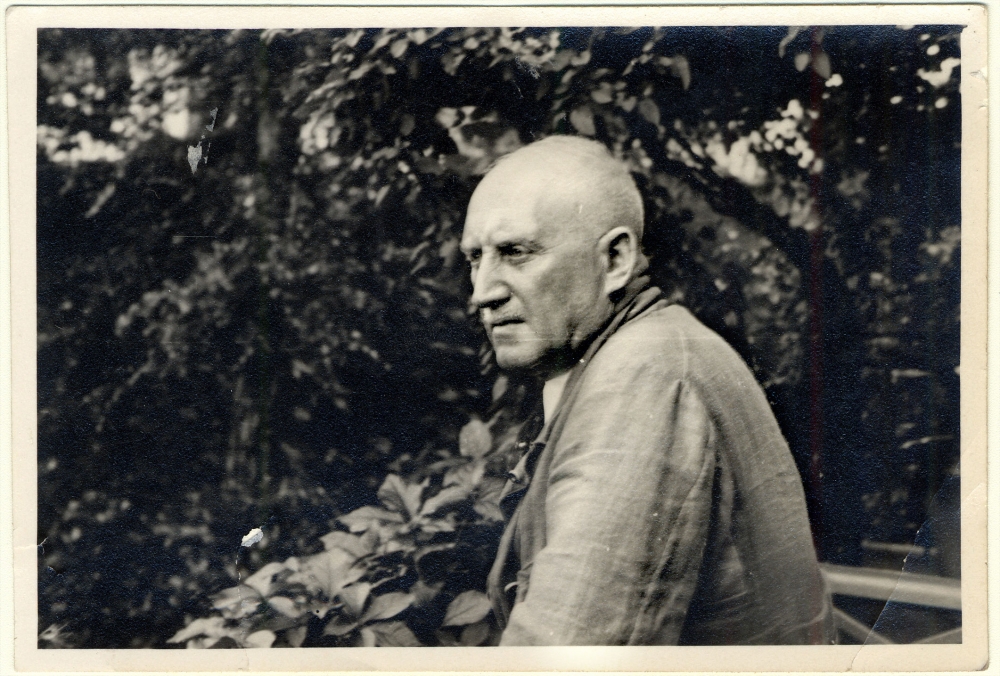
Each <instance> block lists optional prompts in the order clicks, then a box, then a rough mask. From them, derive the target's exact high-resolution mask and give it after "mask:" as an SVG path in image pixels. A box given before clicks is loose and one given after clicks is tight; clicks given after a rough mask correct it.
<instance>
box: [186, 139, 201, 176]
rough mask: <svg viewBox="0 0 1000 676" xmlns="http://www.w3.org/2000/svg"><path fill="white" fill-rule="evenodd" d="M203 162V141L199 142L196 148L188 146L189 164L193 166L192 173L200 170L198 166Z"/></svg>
mask: <svg viewBox="0 0 1000 676" xmlns="http://www.w3.org/2000/svg"><path fill="white" fill-rule="evenodd" d="M200 162H201V141H199V142H198V145H196V146H188V164H190V165H191V173H192V174H193V173H195V172H196V171H197V170H198V164H199V163H200Z"/></svg>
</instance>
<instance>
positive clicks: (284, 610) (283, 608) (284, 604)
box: [267, 596, 305, 617]
mask: <svg viewBox="0 0 1000 676" xmlns="http://www.w3.org/2000/svg"><path fill="white" fill-rule="evenodd" d="M267 603H268V605H270V606H271V607H272V608H274V609H275V610H277V611H278V612H279V613H281V614H282V615H286V616H288V617H299V616H300V615H302V614H303V613H304V612H305V610H304V609H299V608H298V607H297V606H296V605H295V601H293V600H292V599H290V598H288V597H287V596H272V597H271V598H269V599H267Z"/></svg>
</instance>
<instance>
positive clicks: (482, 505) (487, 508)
mask: <svg viewBox="0 0 1000 676" xmlns="http://www.w3.org/2000/svg"><path fill="white" fill-rule="evenodd" d="M472 509H474V510H475V511H476V514H478V515H479V516H481V517H483V518H484V519H486V520H487V521H503V520H504V515H503V512H501V511H500V507H498V506H497V505H496V503H493V502H490V501H489V500H479V501H478V502H476V504H474V505H473V506H472Z"/></svg>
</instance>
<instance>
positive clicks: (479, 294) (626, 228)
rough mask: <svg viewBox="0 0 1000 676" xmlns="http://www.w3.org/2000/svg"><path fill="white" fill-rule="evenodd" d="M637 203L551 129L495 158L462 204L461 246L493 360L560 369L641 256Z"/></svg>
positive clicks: (614, 168)
mask: <svg viewBox="0 0 1000 676" xmlns="http://www.w3.org/2000/svg"><path fill="white" fill-rule="evenodd" d="M642 224H643V208H642V199H641V197H640V196H639V191H638V190H637V189H636V187H635V183H634V182H633V181H632V178H631V176H630V175H629V173H628V171H627V170H626V169H625V167H624V166H623V165H622V164H621V163H620V162H618V161H617V160H615V159H614V158H613V157H612V156H611V155H610V153H609V152H608V151H607V149H606V148H605V147H604V146H603V145H601V144H599V143H597V142H595V141H589V140H586V139H582V138H577V137H571V136H552V137H549V138H546V139H544V140H542V141H538V142H536V143H532V144H531V145H528V146H525V147H523V148H521V149H520V150H518V151H516V152H514V153H511V154H510V155H507V156H506V157H504V158H502V159H501V160H500V161H499V162H498V163H497V164H496V166H495V167H494V168H493V169H492V170H491V171H490V172H489V173H488V174H487V175H486V176H485V177H484V178H483V180H482V182H481V183H480V184H479V186H478V187H477V188H476V191H475V193H473V195H472V199H471V201H470V202H469V210H468V213H467V215H466V220H465V230H464V232H463V234H462V251H463V252H464V253H465V255H466V258H467V259H468V260H469V263H470V265H471V267H472V270H471V274H472V284H473V293H472V302H473V303H474V304H475V305H476V306H477V307H478V308H479V311H480V317H481V319H482V321H483V325H484V326H485V327H486V332H487V334H488V336H489V339H490V342H491V343H492V344H493V349H494V351H495V352H496V357H497V362H498V363H499V365H500V366H501V367H502V368H505V369H523V370H527V371H530V372H532V373H534V374H536V375H539V376H541V377H543V378H550V377H553V376H555V375H559V374H560V373H562V372H564V371H566V370H567V369H569V368H570V367H571V366H572V365H573V360H574V358H575V357H577V356H578V354H577V352H578V348H579V347H580V346H581V345H582V344H584V343H585V342H586V341H587V339H588V338H590V337H591V336H592V335H593V334H594V333H595V332H597V331H598V330H600V328H601V327H602V326H603V325H604V323H605V322H606V321H607V320H608V318H609V317H610V316H611V313H612V311H613V308H614V301H613V300H612V298H613V297H614V296H615V295H616V293H617V292H620V291H621V290H622V289H624V288H625V286H626V285H627V284H628V283H629V282H630V281H631V280H632V279H633V277H634V276H635V275H636V274H637V272H638V271H639V267H640V261H641V260H642V258H641V257H642V254H641V253H640V249H639V243H640V241H641V239H642Z"/></svg>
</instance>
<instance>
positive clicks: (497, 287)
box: [471, 256, 510, 310]
mask: <svg viewBox="0 0 1000 676" xmlns="http://www.w3.org/2000/svg"><path fill="white" fill-rule="evenodd" d="M498 268H499V266H497V264H496V263H495V262H494V261H493V260H492V259H491V257H488V256H483V257H482V259H480V263H479V269H478V270H476V274H475V276H474V277H473V279H472V298H471V301H472V304H473V305H475V306H476V307H477V308H479V309H480V310H482V309H485V308H497V307H499V306H501V305H503V304H504V303H505V302H506V301H507V299H508V298H510V289H509V288H507V284H506V283H505V282H504V280H503V279H502V275H501V274H500V270H499V269H498Z"/></svg>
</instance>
